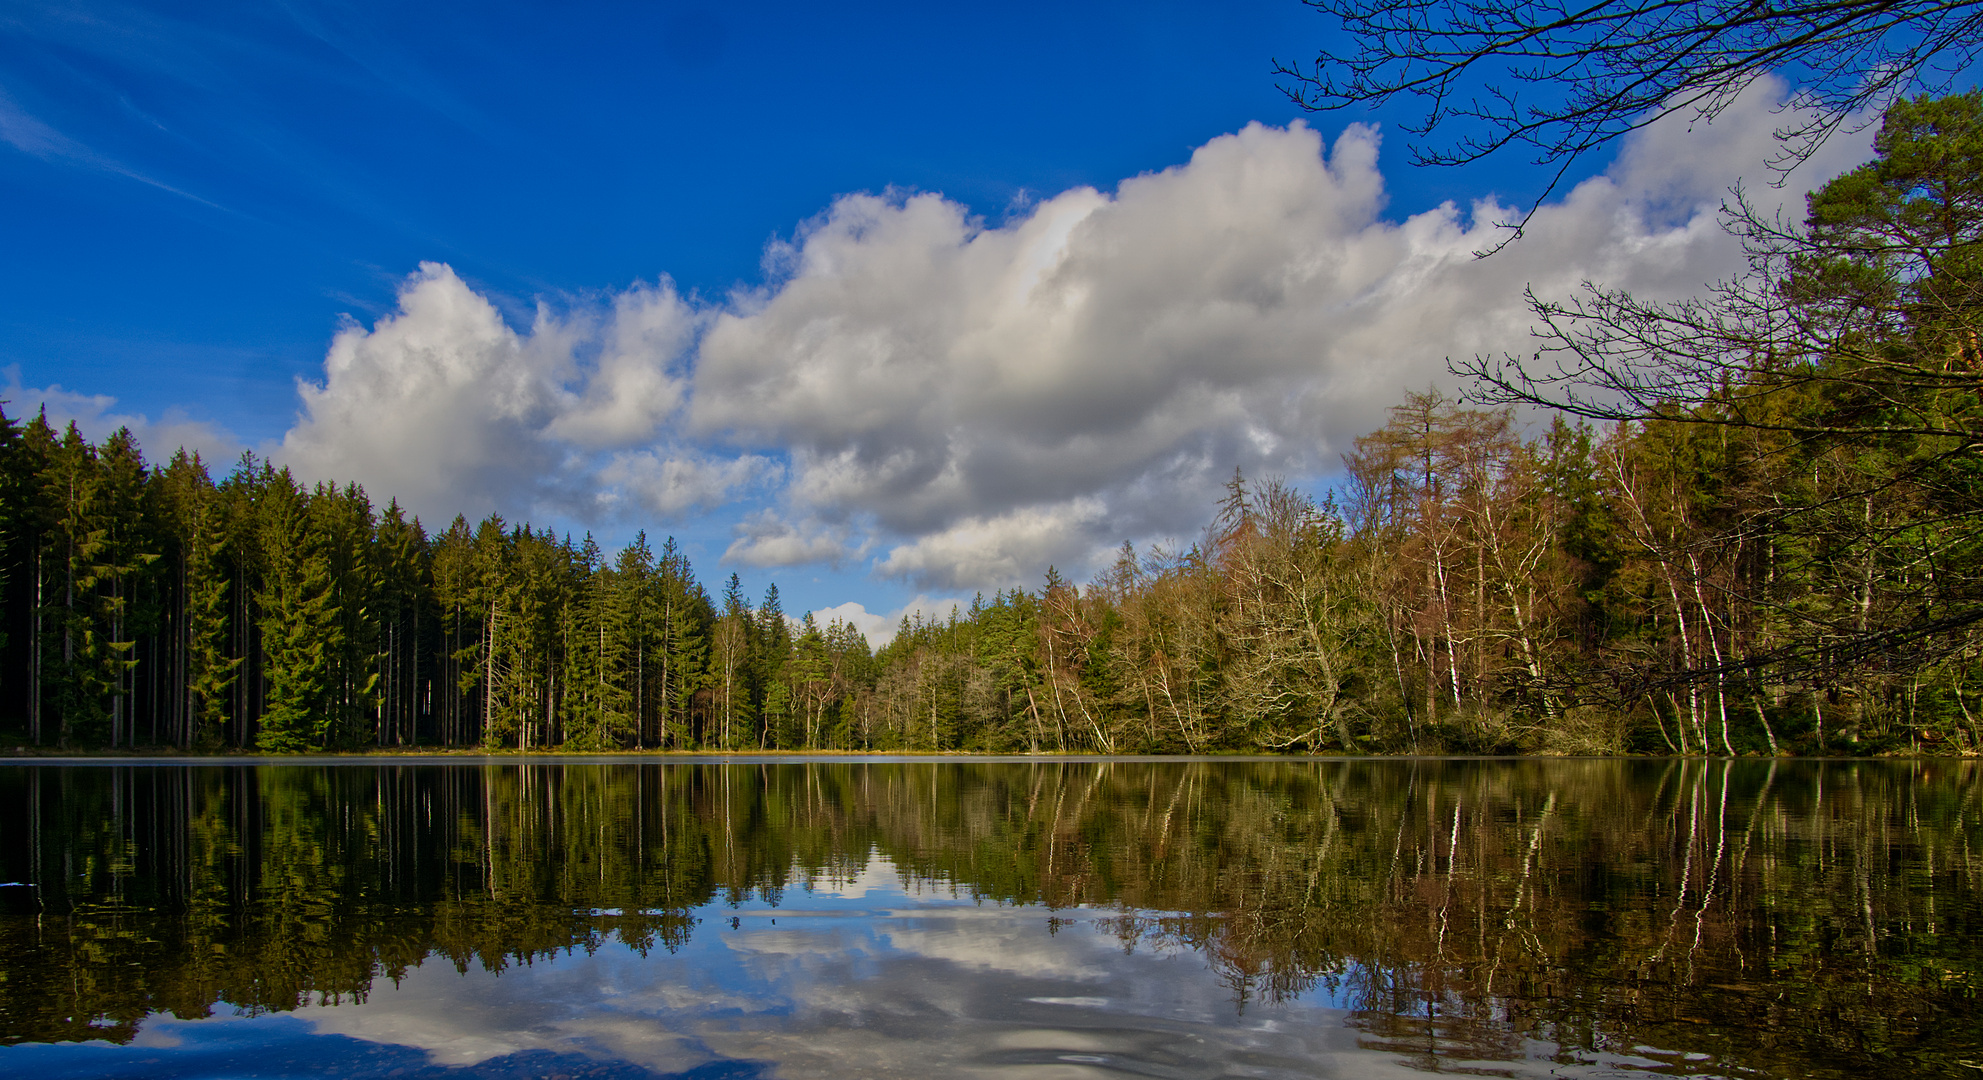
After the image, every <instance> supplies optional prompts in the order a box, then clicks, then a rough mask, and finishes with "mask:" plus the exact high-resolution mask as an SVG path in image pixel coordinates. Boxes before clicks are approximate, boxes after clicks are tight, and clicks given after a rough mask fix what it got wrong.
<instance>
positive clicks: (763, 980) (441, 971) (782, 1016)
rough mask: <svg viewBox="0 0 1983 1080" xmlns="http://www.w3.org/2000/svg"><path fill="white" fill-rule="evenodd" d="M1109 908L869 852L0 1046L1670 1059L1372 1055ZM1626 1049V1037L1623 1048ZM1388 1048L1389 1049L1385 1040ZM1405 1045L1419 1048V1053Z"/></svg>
mask: <svg viewBox="0 0 1983 1080" xmlns="http://www.w3.org/2000/svg"><path fill="white" fill-rule="evenodd" d="M1116 914H1117V913H1116V912H1112V911H1105V910H1092V909H1077V910H1072V911H1059V912H1049V911H1048V910H1047V909H1044V908H1039V907H1001V906H996V905H991V904H982V905H981V904H976V903H974V902H972V901H970V900H969V899H965V898H959V897H957V896H955V895H953V894H952V893H951V892H950V890H948V889H947V888H944V887H940V886H939V887H931V886H927V885H924V886H922V887H920V888H918V887H916V886H913V885H912V886H910V887H908V888H905V887H904V885H903V883H902V879H901V875H900V874H899V873H898V872H897V871H896V870H895V868H894V867H893V866H891V865H890V864H888V863H887V861H886V860H884V859H882V858H881V857H880V856H874V857H871V858H870V859H869V861H868V863H867V865H866V867H865V868H864V869H863V870H861V871H860V872H859V873H858V874H850V875H847V876H845V877H844V878H843V879H841V880H837V881H836V880H831V879H819V880H816V881H815V882H814V883H813V885H812V887H811V888H810V889H805V888H794V889H791V890H788V891H787V892H786V893H785V894H784V898H783V901H782V902H781V903H780V904H779V905H778V906H775V907H774V906H771V905H769V904H767V903H765V902H763V901H761V900H759V899H757V898H756V897H753V898H752V899H750V900H749V901H747V902H744V903H741V904H737V905H730V904H714V905H710V906H709V907H706V908H704V909H702V910H701V911H700V912H698V916H699V918H700V920H701V921H700V923H699V924H698V925H697V926H696V928H695V931H694V933H693V934H691V935H690V938H689V941H688V943H687V944H686V945H685V946H684V947H683V948H681V949H680V950H679V951H678V952H675V953H669V952H667V951H666V950H665V949H661V948H658V947H657V948H655V949H653V950H651V951H650V952H649V953H648V954H647V955H645V956H642V955H640V954H638V953H636V952H634V951H633V950H632V949H630V948H627V947H625V946H623V945H620V944H618V943H617V942H609V943H608V944H606V945H604V946H602V947H600V948H598V949H597V950H595V951H592V952H589V953H588V952H586V951H584V950H570V951H566V952H561V953H558V954H556V955H553V956H551V957H548V958H543V957H540V958H538V959H536V960H534V961H530V962H527V963H512V964H511V965H510V967H509V968H508V969H507V970H505V971H503V972H501V973H500V974H497V973H493V972H489V971H485V970H482V969H481V968H479V967H471V968H470V969H469V970H468V971H467V972H466V973H457V972H456V970H455V969H454V967H453V965H451V964H449V963H448V962H447V961H446V960H444V959H440V958H435V957H430V958H429V959H428V960H427V962H426V963H424V964H423V965H422V966H420V967H417V968H414V969H413V970H411V971H410V972H409V973H408V974H407V976H406V977H405V978H404V979H402V980H401V981H400V982H399V983H398V985H397V986H395V985H394V984H392V983H391V982H390V981H387V980H383V979H381V980H379V981H378V982H377V983H375V985H374V986H373V988H372V991H371V993H370V995H369V997H368V999H367V1000H365V1001H363V1002H356V1003H354V1002H351V1001H349V1000H346V1001H344V1002H342V1003H339V1004H335V1005H317V1006H312V1007H307V1008H304V1009H302V1010H299V1011H298V1012H295V1013H289V1014H279V1015H268V1016H261V1017H253V1018H244V1017H220V1018H216V1019H212V1020H201V1021H180V1020H175V1019H172V1018H170V1017H165V1016H155V1017H153V1018H152V1019H150V1020H148V1021H146V1023H145V1025H144V1027H143V1029H142V1031H141V1032H140V1034H139V1035H138V1037H137V1038H136V1039H135V1040H134V1041H133V1042H132V1044H131V1045H129V1046H125V1047H113V1046H111V1045H109V1044H104V1043H95V1044H72V1045H28V1046H18V1047H14V1048H11V1049H6V1050H0V1072H11V1073H14V1074H17V1075H23V1076H27V1075H34V1076H40V1077H49V1078H51V1080H53V1078H67V1077H77V1078H81V1077H99V1076H101V1077H188V1078H190V1077H211V1076H251V1075H252V1076H393V1077H397V1078H418V1080H429V1078H440V1077H462V1076H476V1077H524V1076H538V1077H550V1076H565V1077H571V1078H574V1080H576V1078H580V1077H589V1078H608V1077H610V1078H622V1077H626V1078H633V1077H650V1076H654V1075H657V1074H658V1075H687V1076H692V1077H696V1078H698V1080H704V1078H707V1080H715V1078H719V1077H754V1076H789V1077H811V1076H828V1077H837V1076H849V1077H851V1076H863V1077H866V1076H906V1077H917V1078H928V1077H936V1076H1001V1075H1011V1076H1019V1075H1024V1076H1027V1077H1061V1076H1065V1077H1080V1076H1101V1075H1141V1076H1158V1077H1189V1076H1256V1077H1277V1076H1341V1077H1384V1076H1405V1075H1422V1073H1420V1072H1419V1070H1418V1069H1417V1068H1414V1065H1415V1064H1416V1062H1415V1061H1414V1058H1413V1055H1414V1053H1417V1052H1423V1051H1425V1050H1428V1049H1433V1048H1435V1047H1436V1048H1438V1049H1439V1050H1440V1051H1441V1057H1440V1060H1439V1062H1438V1065H1439V1068H1440V1069H1441V1070H1442V1071H1465V1072H1473V1073H1474V1074H1475V1075H1480V1074H1483V1073H1484V1074H1486V1075H1498V1076H1538V1077H1540V1076H1550V1075H1556V1076H1562V1075H1577V1074H1580V1073H1581V1074H1585V1075H1603V1074H1604V1073H1607V1072H1611V1071H1613V1070H1628V1071H1636V1070H1638V1069H1643V1068H1648V1067H1652V1068H1659V1067H1661V1066H1665V1067H1667V1068H1672V1067H1674V1066H1679V1067H1680V1069H1681V1071H1684V1070H1685V1066H1686V1063H1685V1062H1682V1061H1678V1060H1676V1059H1675V1058H1674V1057H1673V1056H1670V1055H1664V1054H1652V1053H1650V1052H1647V1054H1646V1056H1631V1055H1626V1056H1612V1055H1606V1056H1605V1057H1604V1058H1603V1059H1601V1060H1598V1059H1591V1060H1584V1061H1579V1062H1574V1063H1573V1062H1568V1061H1565V1060H1563V1059H1561V1058H1556V1057H1555V1055H1557V1054H1558V1053H1559V1051H1558V1050H1557V1048H1555V1047H1553V1046H1550V1045H1548V1044H1544V1043H1535V1042H1529V1043H1525V1044H1524V1043H1519V1042H1516V1043H1513V1044H1512V1045H1511V1046H1510V1047H1509V1048H1510V1049H1513V1050H1516V1051H1517V1052H1518V1054H1520V1055H1522V1057H1523V1059H1522V1060H1512V1061H1510V1060H1494V1061H1473V1062H1469V1061H1465V1060H1460V1059H1457V1058H1456V1057H1454V1056H1451V1055H1452V1054H1453V1051H1454V1049H1455V1047H1454V1046H1452V1045H1450V1044H1445V1041H1444V1040H1442V1039H1440V1038H1439V1036H1438V1034H1437V1029H1436V1028H1434V1027H1430V1026H1428V1027H1427V1028H1426V1033H1425V1039H1426V1042H1424V1043H1420V1044H1417V1045H1409V1044H1411V1043H1413V1041H1414V1040H1412V1039H1409V1038H1407V1039H1405V1040H1403V1041H1402V1044H1401V1042H1400V1040H1399V1039H1398V1038H1397V1033H1396V1032H1395V1031H1393V1032H1392V1033H1391V1034H1390V1035H1389V1036H1388V1037H1386V1038H1385V1039H1384V1040H1383V1043H1384V1047H1385V1048H1384V1049H1377V1048H1375V1047H1374V1046H1373V1040H1371V1039H1370V1038H1369V1037H1368V1036H1367V1035H1365V1034H1364V1033H1362V1032H1360V1031H1359V1030H1357V1027H1356V1026H1354V1025H1352V1024H1349V1023H1346V1021H1347V1020H1348V1019H1349V1018H1350V1017H1349V1014H1347V1013H1346V1012H1345V1011H1344V1010H1343V1009H1342V1008H1341V1007H1340V1004H1339V1003H1338V1002H1336V1001H1333V1000H1331V999H1330V997H1329V995H1328V993H1327V991H1326V990H1324V989H1321V988H1318V989H1317V990H1316V991H1314V992H1312V993H1310V994H1309V995H1307V996H1305V997H1304V998H1301V999H1298V1000H1296V1001H1292V1002H1288V1003H1283V1004H1279V1005H1264V1004H1258V1003H1248V1004H1247V1005H1246V1006H1245V1007H1244V1008H1241V1007H1239V1006H1238V1004H1237V1003H1236V1001H1235V997H1234V994H1233V991H1232V990H1231V988H1230V987H1228V986H1227V985H1226V984H1224V983H1223V982H1222V981H1221V980H1220V979H1219V978H1218V976H1217V975H1216V973H1215V972H1214V971H1213V970H1212V968H1211V967H1210V966H1208V965H1207V963H1206V962H1205V960H1204V959H1203V957H1202V956H1201V955H1200V954H1198V953H1197V952H1195V951H1193V950H1189V949H1178V950H1169V949H1161V948H1159V949H1152V948H1150V947H1148V946H1147V944H1145V943H1137V944H1133V945H1131V946H1128V947H1125V945H1124V943H1123V941H1122V939H1121V938H1120V937H1118V936H1117V934H1116V933H1115V932H1114V931H1113V929H1112V928H1110V927H1108V926H1105V925H1104V923H1105V922H1106V921H1107V920H1109V919H1110V918H1112V917H1113V916H1115V915H1116ZM1641 1049H1643V1048H1641ZM1387 1051H1388V1052H1387ZM1420 1060H1423V1059H1420Z"/></svg>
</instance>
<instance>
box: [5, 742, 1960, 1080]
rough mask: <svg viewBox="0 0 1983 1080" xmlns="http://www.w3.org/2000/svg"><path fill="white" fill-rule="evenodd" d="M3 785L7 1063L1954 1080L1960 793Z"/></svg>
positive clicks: (483, 773) (686, 766)
mask: <svg viewBox="0 0 1983 1080" xmlns="http://www.w3.org/2000/svg"><path fill="white" fill-rule="evenodd" d="M375 762H376V759H374V761H367V762H363V763H339V764H330V763H299V764H281V765H273V764H249V765H243V764H151V765H130V764H121V763H118V764H108V763H93V764H75V765H53V764H32V765H13V766H6V767H0V821H4V823H5V825H4V832H0V881H5V882H7V883H9V884H7V885H6V886H4V887H0V1074H5V1075H24V1076H25V1075H35V1076H43V1077H72V1076H73V1077H85V1076H88V1077H96V1076H111V1077H123V1076H129V1077H141V1076H142V1077H206V1076H249V1075H253V1076H271V1077H273V1076H393V1077H417V1078H422V1080H440V1078H452V1077H525V1076H530V1077H540V1076H541V1077H549V1076H565V1077H574V1078H576V1077H626V1078H645V1077H655V1076H693V1077H711V1078H714V1077H757V1076H767V1077H769V1076H790V1077H801V1076H805V1077H810V1076H907V1077H917V1078H928V1077H934V1076H950V1075H957V1076H999V1075H1014V1076H1017V1075H1025V1076H1029V1077H1031V1076H1046V1077H1053V1076H1066V1077H1080V1076H1114V1075H1131V1076H1156V1077H1198V1076H1205V1077H1212V1076H1256V1077H1279V1076H1341V1077H1389V1076H1415V1075H1422V1074H1424V1073H1426V1072H1438V1073H1459V1074H1463V1075H1485V1076H1514V1077H1528V1076H1535V1077H1542V1076H1570V1077H1577V1076H1584V1077H1595V1076H1625V1075H1646V1074H1660V1075H1699V1076H1731V1077H1734V1076H1742V1077H1860V1078H1863V1077H1869V1076H1919V1075H1927V1076H1937V1075H1939V1076H1976V1075H1979V1074H1980V1073H1983V1006H1979V1003H1978V1000H1977V991H1978V988H1979V985H1980V984H1983V973H1980V972H1979V968H1983V921H1979V915H1980V914H1983V912H1980V911H1979V885H1983V879H1979V871H1983V866H1979V864H1978V861H1977V859H1976V857H1975V855H1974V854H1973V852H1974V851H1975V849H1976V846H1977V841H1978V839H1979V836H1978V829H1979V822H1978V809H1979V804H1978V791H1979V789H1978V781H1979V780H1980V779H1983V775H1979V773H1978V772H1977V771H1976V766H1974V765H1972V764H1970V763H1964V762H1932V763H1921V762H1909V763H1891V762H1831V763H1824V762H1777V763H1771V762H1722V761H1617V760H1608V761H1535V760H1524V761H1499V760H1497V761H1452V760H1375V761H1371V760H1359V761H1315V760H1279V761H1097V760H1074V761H968V762H960V761H948V762H942V763H928V762H903V761H845V762H843V761H835V762H819V761H806V762H794V761H752V762H745V763H734V764H722V763H713V762H673V763H665V764H657V763H653V762H652V761H648V762H610V761H607V762H586V763H575V762H569V761H567V762H555V761H553V762H544V761H539V762H534V763H517V762H515V761H506V762H478V763H470V764H462V763H442V762H432V763H408V762H398V763H390V764H377V763H375Z"/></svg>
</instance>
